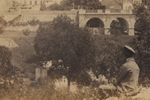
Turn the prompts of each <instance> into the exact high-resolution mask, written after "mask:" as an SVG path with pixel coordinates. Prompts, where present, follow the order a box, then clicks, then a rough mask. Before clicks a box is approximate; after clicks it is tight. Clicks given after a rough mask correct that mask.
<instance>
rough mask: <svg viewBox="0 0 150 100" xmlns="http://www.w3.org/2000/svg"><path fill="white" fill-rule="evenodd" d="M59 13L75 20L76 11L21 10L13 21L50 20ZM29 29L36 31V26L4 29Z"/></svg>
mask: <svg viewBox="0 0 150 100" xmlns="http://www.w3.org/2000/svg"><path fill="white" fill-rule="evenodd" d="M60 14H67V16H69V17H70V18H71V19H72V20H73V21H76V16H77V11H22V12H21V18H20V19H19V20H16V22H15V23H27V22H30V21H31V20H33V19H34V20H39V21H40V22H46V21H52V20H53V19H54V18H55V17H57V16H58V15H60ZM25 29H29V30H30V31H36V30H37V29H38V26H30V25H25V26H10V27H6V28H5V30H6V31H23V30H25Z"/></svg>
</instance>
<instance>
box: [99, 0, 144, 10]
mask: <svg viewBox="0 0 150 100" xmlns="http://www.w3.org/2000/svg"><path fill="white" fill-rule="evenodd" d="M141 3H142V0H101V4H102V5H105V6H106V9H110V11H112V12H121V10H125V11H128V12H130V11H132V9H133V4H141Z"/></svg>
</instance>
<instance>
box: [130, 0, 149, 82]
mask: <svg viewBox="0 0 150 100" xmlns="http://www.w3.org/2000/svg"><path fill="white" fill-rule="evenodd" d="M145 2H146V0H145V1H144V3H143V4H141V5H136V6H135V7H134V10H133V13H134V14H135V16H136V25H135V31H136V33H137V37H136V38H135V39H133V40H132V41H131V45H132V46H133V47H134V48H135V50H136V52H137V55H136V60H137V63H138V65H139V67H140V70H141V75H140V76H141V77H142V78H143V80H144V79H145V78H147V77H148V78H150V74H149V73H150V67H149V65H150V63H149V60H150V59H149V58H150V44H149V43H150V17H149V14H150V10H149V7H146V6H149V5H147V4H148V3H147V4H145Z"/></svg>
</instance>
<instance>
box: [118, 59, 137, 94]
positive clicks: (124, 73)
mask: <svg viewBox="0 0 150 100" xmlns="http://www.w3.org/2000/svg"><path fill="white" fill-rule="evenodd" d="M139 72H140V69H139V67H138V65H137V64H136V62H135V60H134V58H132V57H131V58H128V59H127V61H126V63H125V64H123V65H122V67H121V70H120V73H119V74H118V77H117V83H118V85H119V86H121V87H122V89H123V91H124V92H130V91H134V90H136V89H137V88H138V78H139Z"/></svg>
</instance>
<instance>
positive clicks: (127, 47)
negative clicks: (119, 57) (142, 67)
mask: <svg viewBox="0 0 150 100" xmlns="http://www.w3.org/2000/svg"><path fill="white" fill-rule="evenodd" d="M124 48H126V49H128V50H130V51H131V52H133V53H134V54H135V51H134V50H133V49H132V48H131V47H130V46H128V45H125V46H124Z"/></svg>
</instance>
